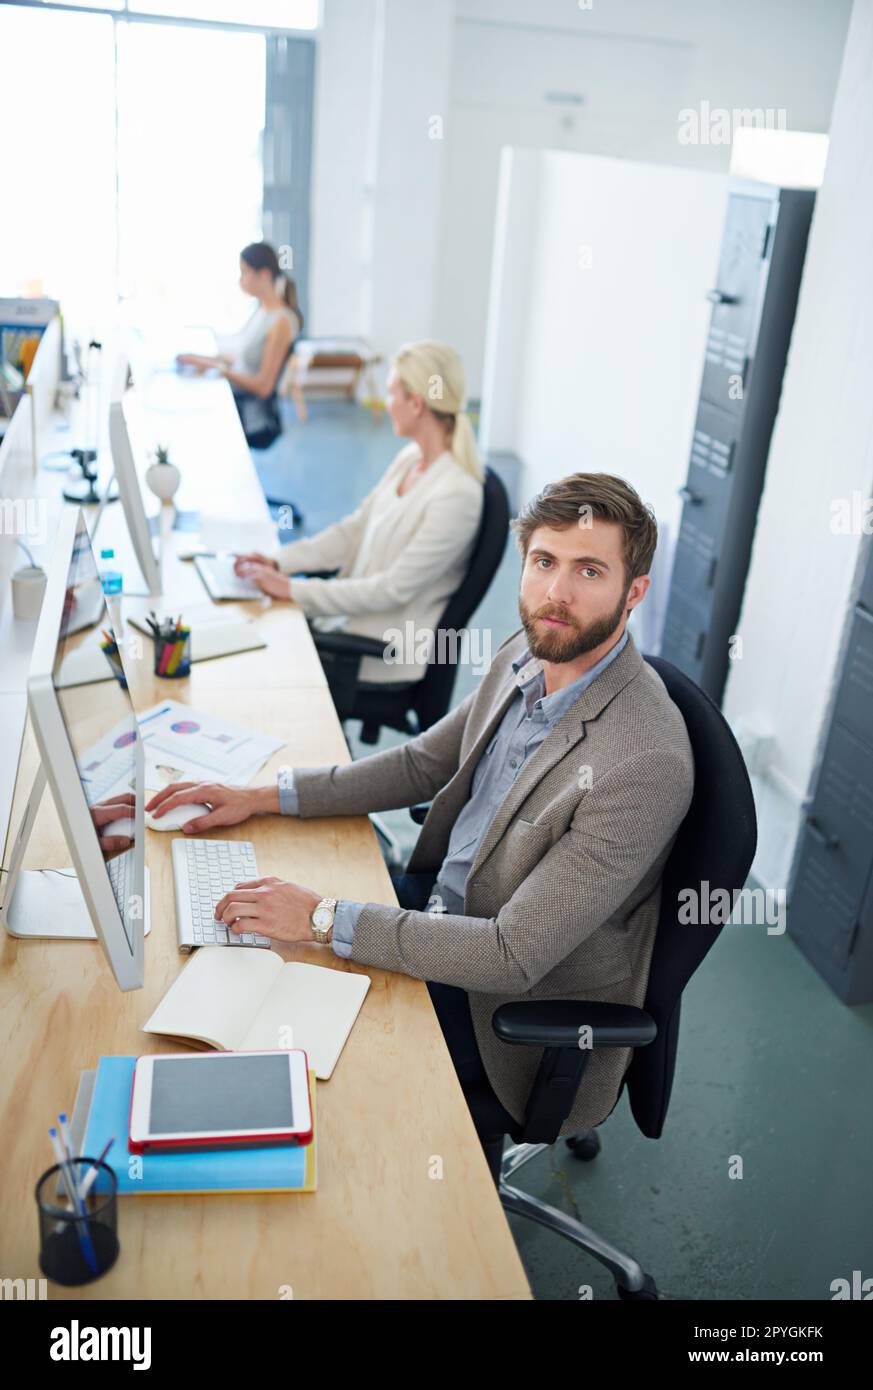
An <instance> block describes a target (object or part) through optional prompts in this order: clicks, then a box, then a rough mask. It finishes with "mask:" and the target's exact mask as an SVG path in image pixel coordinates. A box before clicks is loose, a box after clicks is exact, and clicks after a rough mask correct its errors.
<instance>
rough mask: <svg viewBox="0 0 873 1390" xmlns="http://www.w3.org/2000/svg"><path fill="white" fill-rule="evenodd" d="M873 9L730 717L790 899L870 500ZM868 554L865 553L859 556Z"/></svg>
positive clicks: (787, 409)
mask: <svg viewBox="0 0 873 1390" xmlns="http://www.w3.org/2000/svg"><path fill="white" fill-rule="evenodd" d="M871 130H873V0H855V8H854V13H853V16H852V23H851V27H850V30H849V35H848V39H847V43H846V55H845V62H844V66H843V71H842V74H841V77H840V82H839V87H838V89H837V95H836V101H835V105H834V113H833V121H832V125H831V140H830V153H829V157H828V165H827V172H826V175H825V181H824V185H823V187H822V188H821V190H820V192H819V194H818V198H817V202H816V209H815V214H814V217H813V224H812V230H811V233H810V239H809V246H808V250H807V255H806V265H805V270H804V277H803V283H802V285H801V291H800V301H799V305H798V310H797V317H796V320H795V325H794V334H793V337H792V340H791V350H790V355H789V359H788V368H787V371H786V375H785V382H784V387H783V393H782V402H781V407H780V411H779V415H778V418H777V421H776V429H775V432H774V436H773V442H772V445H771V448H770V457H769V462H768V465H767V475H766V482H765V488H764V495H763V498H762V502H761V508H760V511H759V514H758V524H757V530H756V533H755V543H754V549H753V552H752V560H751V567H750V570H749V577H748V582H747V584H746V590H745V597H744V601H743V609H742V614H741V619H740V624H739V628H738V632H739V635H740V637H741V638H742V643H743V646H742V653H743V654H742V658H741V659H740V660H736V661H734V662H733V663H732V667H731V671H730V674H729V678H728V685H727V691H726V696H725V703H724V708H725V713H726V714H727V717H728V718H729V719H730V721H731V723H732V724H733V725H734V726H735V727H736V728H738V729H741V728H742V727H743V726H745V727H748V728H757V729H759V730H760V731H761V733H762V734H764V735H765V736H766V735H768V734H769V735H770V737H771V738H772V740H773V742H772V745H771V748H772V752H771V755H770V758H769V761H768V764H767V765H766V766H765V768H764V770H763V772H762V775H761V776H759V777H756V778H755V779H754V781H755V790H756V796H757V802H758V811H759V824H760V844H759V852H758V858H757V860H756V864H755V873H756V875H757V877H758V878H759V879H760V880H761V881H763V882H765V883H767V884H770V885H772V886H777V887H778V886H785V885H786V880H787V874H788V869H789V866H790V862H791V858H792V854H793V850H794V845H795V842H796V837H797V831H798V827H799V820H800V806H799V801H800V798H801V797H802V796H803V795H804V794H805V793H806V792H807V791H808V790H809V787H810V780H811V777H812V774H813V772H814V769H815V767H816V765H817V763H818V759H819V755H820V743H821V737H822V732H823V727H824V721H825V717H826V714H827V709H828V705H829V702H830V699H831V696H832V694H833V690H834V684H835V677H836V666H837V660H838V655H839V650H840V646H841V643H842V641H843V639H844V633H845V620H846V615H847V612H848V605H849V604H850V602H851V600H852V598H853V595H854V591H855V590H854V578H855V574H856V570H857V567H858V565H859V562H860V556H861V552H862V546H863V542H864V540H865V538H864V537H863V536H862V535H861V534H860V533H856V534H854V535H848V536H845V535H835V534H833V533H832V531H831V529H830V523H831V516H832V513H831V507H832V504H833V502H834V501H835V499H838V498H846V499H849V498H851V497H852V494H853V492H855V491H859V492H860V493H861V494H862V495H863V496H864V497H865V498H869V497H870V496H871V492H873V389H871V383H873V314H871V305H873V255H871V248H873V155H871V144H870V131H871ZM867 543H868V544H869V541H868V542H867Z"/></svg>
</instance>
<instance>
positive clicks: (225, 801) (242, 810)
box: [145, 782, 279, 835]
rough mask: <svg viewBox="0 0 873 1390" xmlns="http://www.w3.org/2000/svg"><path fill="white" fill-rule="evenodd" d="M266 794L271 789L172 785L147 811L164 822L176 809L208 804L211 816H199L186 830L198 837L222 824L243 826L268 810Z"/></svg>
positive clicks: (165, 788) (155, 797) (216, 783)
mask: <svg viewBox="0 0 873 1390" xmlns="http://www.w3.org/2000/svg"><path fill="white" fill-rule="evenodd" d="M265 791H269V788H264V787H226V786H223V785H222V784H221V783H220V782H171V784H170V785H169V786H168V787H164V789H163V791H159V792H158V793H157V794H156V795H155V796H153V797H152V799H151V801H149V802H148V803H147V805H146V808H145V809H146V810H147V811H150V812H151V814H152V816H154V818H155V819H156V820H160V818H161V816H163V815H165V814H166V812H167V811H169V810H172V808H173V807H175V806H191V805H194V804H196V803H198V802H199V803H201V804H202V803H205V804H206V805H208V806H209V807H210V811H209V814H208V815H205V816H197V817H195V819H194V820H190V821H188V822H187V824H186V825H185V826H184V827H183V828H184V831H185V834H186V835H195V834H199V832H200V831H201V830H216V829H217V828H218V827H219V826H222V825H239V824H240V823H241V822H242V821H244V820H248V819H249V817H250V816H254V815H256V814H257V813H258V812H259V811H263V810H266V809H268V808H267V807H266V806H265V805H264V804H263V802H264V793H265ZM278 809H279V808H278V805H277V806H276V810H278Z"/></svg>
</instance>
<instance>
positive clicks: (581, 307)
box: [482, 151, 727, 650]
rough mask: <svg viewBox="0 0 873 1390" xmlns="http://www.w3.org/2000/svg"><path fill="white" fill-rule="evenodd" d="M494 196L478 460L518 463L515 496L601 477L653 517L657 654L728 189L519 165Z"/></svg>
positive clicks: (530, 157)
mask: <svg viewBox="0 0 873 1390" xmlns="http://www.w3.org/2000/svg"><path fill="white" fill-rule="evenodd" d="M501 193H502V196H501V216H500V218H499V220H498V235H497V238H496V245H497V255H496V260H495V273H494V279H493V289H494V299H493V302H492V305H491V316H490V319H489V325H488V339H487V347H486V361H487V363H488V367H487V370H486V376H485V388H484V392H483V397H484V400H485V402H486V403H487V404H486V409H485V413H484V415H483V420H482V444H483V447H484V449H485V450H486V451H510V452H515V453H517V454H518V455H519V456H520V457H521V459H522V461H523V473H522V479H521V492H522V495H523V496H531V495H533V494H534V493H535V492H538V491H539V490H540V489H541V488H542V487H543V486H544V485H545V484H546V483H547V482H553V481H554V480H555V479H556V478H561V477H564V476H565V475H566V474H568V473H575V472H579V471H584V472H606V473H617V474H618V475H619V476H621V477H624V478H626V479H627V480H628V481H629V482H630V483H632V485H633V486H634V487H635V488H636V489H637V490H638V491H639V493H640V495H641V496H642V498H643V500H644V501H645V502H649V503H651V504H652V506H653V507H654V510H655V515H656V516H657V518H658V523H659V526H660V527H661V531H662V538H661V541H660V542H659V547H658V558H657V560H656V563H655V569H654V571H653V592H651V593H650V594H649V596H648V597H647V599H646V603H645V605H643V606H642V607H641V611H640V618H641V619H642V618H643V617H644V616H645V620H646V624H645V625H646V634H645V641H646V645H647V647H648V649H649V650H657V643H658V641H659V638H660V617H661V613H660V612H659V611H658V610H659V609H660V606H661V603H662V601H663V597H664V593H663V590H664V584H665V581H666V580H667V579H668V578H669V569H670V560H671V555H672V545H673V543H674V541H675V536H676V532H677V528H678V523H679V516H680V512H681V502H680V499H679V497H678V495H677V490H678V488H679V487H680V486H681V485H682V484H683V483H684V481H685V477H686V474H687V471H688V453H689V448H690V441H691V434H692V429H693V424H694V415H695V410H696V405H697V397H698V393H699V387H700V373H701V367H702V363H703V353H704V345H705V341H706V334H707V328H708V324H709V318H710V313H711V306H710V305H709V304H708V303H707V301H706V299H705V298H704V295H705V292H706V290H707V289H709V288H710V287H711V286H712V285H713V284H714V283H715V273H716V267H717V263H718V254H719V246H720V241H721V231H722V223H723V220H724V212H725V204H726V198H727V183H726V178H725V176H724V175H722V174H714V173H706V172H704V171H702V170H698V169H677V168H675V167H670V166H666V165H663V166H659V165H656V164H637V163H634V162H633V161H631V160H622V159H606V158H603V157H600V156H597V155H580V154H570V153H545V154H534V153H532V152H530V151H523V152H521V153H519V152H517V151H513V152H512V153H511V155H510V156H508V157H507V159H506V168H505V178H504V181H503V187H502V190H501ZM525 257H526V262H525ZM643 610H645V613H644V612H643Z"/></svg>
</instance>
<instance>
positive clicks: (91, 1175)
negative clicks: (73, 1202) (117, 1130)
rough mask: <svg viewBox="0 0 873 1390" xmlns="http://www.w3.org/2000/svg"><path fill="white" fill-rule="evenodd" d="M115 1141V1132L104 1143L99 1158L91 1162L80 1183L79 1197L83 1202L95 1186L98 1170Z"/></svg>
mask: <svg viewBox="0 0 873 1390" xmlns="http://www.w3.org/2000/svg"><path fill="white" fill-rule="evenodd" d="M114 1143H115V1135H114V1134H113V1136H112V1138H111V1139H110V1140H109V1141H108V1143H106V1144H104V1145H103V1148H102V1150H101V1152H100V1154H99V1155H98V1157H97V1158H95V1160H94V1162H93V1163H92V1164H91V1167H90V1168H89V1169H88V1171H87V1173H86V1174H85V1176H84V1178H83V1179H82V1181H81V1182H80V1183H79V1197H80V1198H81V1200H82V1201H83V1202H84V1200H85V1198H86V1197H87V1196H88V1193H89V1192H90V1191H91V1188H92V1187H93V1186H94V1181H95V1179H96V1177H97V1170H98V1167H99V1165H100V1164H101V1163H102V1162H103V1160H104V1159H105V1157H106V1155H107V1154H108V1153H109V1150H110V1149H111V1148H112V1145H113V1144H114Z"/></svg>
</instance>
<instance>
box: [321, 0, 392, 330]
mask: <svg viewBox="0 0 873 1390" xmlns="http://www.w3.org/2000/svg"><path fill="white" fill-rule="evenodd" d="M377 10H378V0H325V4H324V24H323V28H322V29H321V30H320V31H319V35H318V44H317V48H316V67H315V93H316V96H315V123H314V124H315V129H314V136H313V158H312V234H311V242H310V244H311V246H312V264H311V270H310V276H309V286H310V296H311V303H310V304H305V305H304V306H303V308H304V312H305V313H306V331H307V333H311V334H316V335H318V336H319V337H333V336H336V335H337V334H342V335H357V334H363V333H366V332H367V331H368V330H369V322H368V319H367V310H366V306H367V304H368V299H367V294H368V284H369V276H370V274H371V267H370V264H369V257H370V247H369V243H368V239H367V237H366V235H365V214H366V208H367V180H368V177H369V173H370V169H369V153H370V142H371V131H372V126H373V118H374V106H373V103H374V78H375V76H376V71H377V66H378V64H377V58H378V43H377V41H378V39H379V35H380V30H379V29H378V28H377V24H376V19H377Z"/></svg>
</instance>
